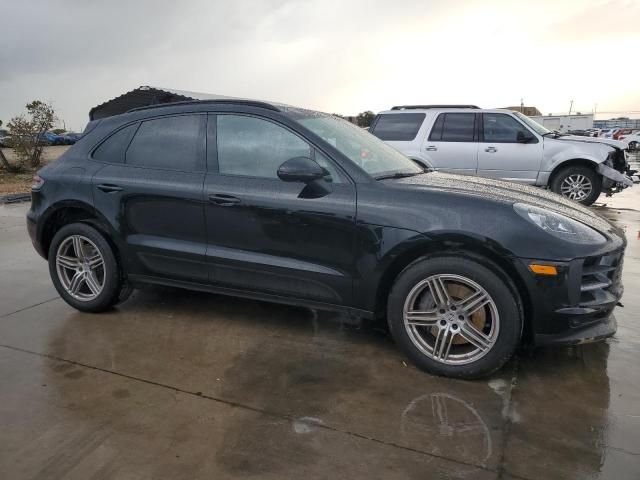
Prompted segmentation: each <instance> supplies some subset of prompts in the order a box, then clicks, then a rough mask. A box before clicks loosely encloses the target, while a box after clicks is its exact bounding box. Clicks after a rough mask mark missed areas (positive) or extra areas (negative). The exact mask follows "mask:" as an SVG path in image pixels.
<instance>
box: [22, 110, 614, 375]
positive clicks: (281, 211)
mask: <svg viewBox="0 0 640 480" xmlns="http://www.w3.org/2000/svg"><path fill="white" fill-rule="evenodd" d="M32 197H33V201H32V206H31V210H30V211H29V213H28V215H27V223H28V228H29V233H30V235H31V238H32V241H33V244H34V246H35V248H36V249H37V250H38V252H39V253H40V254H41V255H42V256H43V257H44V258H46V259H47V260H48V262H49V269H50V273H51V278H52V280H53V283H54V284H55V287H56V289H57V290H58V292H59V293H60V295H61V296H62V298H64V300H65V301H66V302H67V303H69V304H70V305H72V306H73V307H75V308H77V309H79V310H83V311H88V312H99V311H103V310H105V309H108V308H110V307H111V306H113V305H114V304H116V303H118V302H119V301H123V300H124V299H126V297H127V295H128V293H129V292H130V291H131V289H132V288H134V287H135V286H136V285H139V284H143V283H154V284H162V285H170V286H176V287H183V288H189V289H197V290H206V291H211V292H217V293H223V294H229V295H236V296H243V297H251V298H256V299H262V300H267V301H275V302H284V303H290V304H298V305H305V306H308V307H311V308H319V309H335V310H343V311H346V312H348V313H350V314H352V315H356V316H359V317H364V318H374V317H386V319H387V322H388V325H389V328H390V331H391V333H392V336H393V338H394V339H395V341H396V342H397V344H398V345H399V346H400V348H402V350H403V351H404V352H405V353H406V354H407V355H408V356H409V357H410V358H411V359H412V360H413V361H414V362H415V363H416V364H417V365H418V366H419V367H421V368H422V369H424V370H426V371H429V372H432V373H436V374H441V375H448V376H453V377H465V378H473V377H478V376H482V375H486V374H488V373H491V372H493V371H494V370H496V369H498V368H500V367H501V366H502V365H503V364H504V363H505V362H506V361H507V360H508V359H509V358H510V356H511V355H512V353H513V352H514V349H515V348H516V346H517V345H518V344H520V343H522V342H526V343H529V344H534V345H540V344H549V343H575V342H580V341H584V340H594V339H599V338H604V337H607V336H610V335H612V334H613V333H614V332H615V329H616V324H615V319H614V317H613V315H612V312H613V309H614V307H615V306H616V304H617V302H618V300H619V299H620V297H621V295H622V286H621V284H620V271H621V268H622V258H623V253H624V248H625V245H626V240H625V238H624V235H623V233H622V232H621V231H620V230H618V229H616V228H614V227H613V226H612V225H611V224H610V223H608V222H607V221H606V220H604V219H602V218H601V217H600V216H598V215H597V214H595V213H593V212H591V211H590V210H588V209H586V208H584V207H580V206H578V205H576V204H575V203H573V202H571V201H570V200H565V199H563V198H562V197H560V196H558V195H555V194H553V193H549V192H545V191H542V190H539V189H534V188H532V187H524V186H519V185H514V184H510V183H506V182H499V181H491V180H487V179H481V178H472V177H461V176H455V175H449V174H441V173H435V172H429V171H425V170H424V169H423V168H422V167H420V166H418V165H416V164H414V163H413V162H412V161H411V160H409V159H408V158H406V157H404V156H403V155H401V154H400V153H398V152H397V151H395V150H394V149H392V148H391V147H389V146H387V145H385V144H384V143H382V142H381V141H380V140H378V139H377V138H375V137H374V136H373V135H371V134H369V133H367V132H366V131H364V130H362V129H360V128H358V127H356V126H354V125H351V124H349V123H348V122H346V121H344V120H341V119H339V118H336V117H334V116H331V115H328V114H324V113H320V112H315V111H309V110H303V109H299V108H294V107H289V106H283V105H278V104H269V103H263V102H255V101H245V100H217V101H201V102H186V103H175V104H165V105H160V106H153V107H145V108H141V109H137V110H133V111H130V112H128V113H126V114H122V115H118V116H113V117H110V118H106V119H103V120H100V121H97V122H94V123H92V124H90V125H89V126H88V128H87V131H86V132H85V135H84V136H83V138H82V139H81V140H80V141H79V142H78V143H77V144H76V145H75V146H73V147H72V148H70V149H69V150H68V151H67V152H66V153H65V154H64V155H63V157H61V158H60V159H59V160H58V161H56V162H54V163H52V164H50V165H48V166H47V167H45V168H43V169H42V170H41V171H40V172H39V175H38V177H36V179H35V181H34V185H33V188H32Z"/></svg>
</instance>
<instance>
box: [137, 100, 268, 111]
mask: <svg viewBox="0 0 640 480" xmlns="http://www.w3.org/2000/svg"><path fill="white" fill-rule="evenodd" d="M203 103H213V104H216V103H217V104H227V103H230V104H237V105H246V106H248V107H259V108H266V109H268V110H274V111H276V112H279V111H280V109H279V108H278V107H276V106H274V105H272V104H270V103H267V102H260V101H258V100H243V99H241V98H239V99H231V98H218V99H212V100H185V101H181V102H165V103H156V104H154V105H145V106H144V107H136V108H132V109H131V110H127V113H129V112H139V111H140V110H152V109H154V108H162V107H175V106H180V105H200V104H203Z"/></svg>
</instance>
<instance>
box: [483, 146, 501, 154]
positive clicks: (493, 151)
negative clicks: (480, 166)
mask: <svg viewBox="0 0 640 480" xmlns="http://www.w3.org/2000/svg"><path fill="white" fill-rule="evenodd" d="M484 151H485V152H489V153H496V152H497V151H498V149H497V148H496V147H487V148H485V149H484Z"/></svg>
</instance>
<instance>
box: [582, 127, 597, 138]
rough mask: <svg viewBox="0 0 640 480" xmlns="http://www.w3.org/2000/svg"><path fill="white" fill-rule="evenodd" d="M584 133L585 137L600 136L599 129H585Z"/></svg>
mask: <svg viewBox="0 0 640 480" xmlns="http://www.w3.org/2000/svg"><path fill="white" fill-rule="evenodd" d="M585 132H587V136H588V137H597V136H599V135H600V129H599V128H587V129H586V130H585Z"/></svg>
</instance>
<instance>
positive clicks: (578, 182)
mask: <svg viewBox="0 0 640 480" xmlns="http://www.w3.org/2000/svg"><path fill="white" fill-rule="evenodd" d="M591 190H593V185H592V184H591V180H589V179H588V178H587V177H586V176H584V175H581V174H579V173H575V174H573V175H569V176H568V177H566V178H565V179H564V180H563V181H562V184H561V185H560V192H561V193H562V195H563V196H565V197H567V198H570V199H571V200H577V201H581V200H584V199H585V198H587V197H588V196H589V195H590V194H591Z"/></svg>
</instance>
